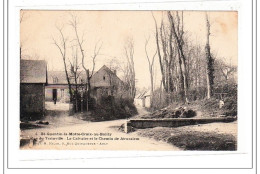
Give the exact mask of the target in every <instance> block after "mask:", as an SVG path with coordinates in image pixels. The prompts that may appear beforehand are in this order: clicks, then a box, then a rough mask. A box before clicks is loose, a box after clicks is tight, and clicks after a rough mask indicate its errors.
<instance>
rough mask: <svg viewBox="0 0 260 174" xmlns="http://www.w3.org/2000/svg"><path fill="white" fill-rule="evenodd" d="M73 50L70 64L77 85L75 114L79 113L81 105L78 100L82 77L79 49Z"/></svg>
mask: <svg viewBox="0 0 260 174" xmlns="http://www.w3.org/2000/svg"><path fill="white" fill-rule="evenodd" d="M71 49H72V56H71V57H72V60H70V59H69V63H70V72H71V74H72V76H73V79H74V83H75V92H74V96H73V98H74V101H75V112H78V111H79V104H78V100H79V97H78V95H79V92H78V79H79V76H80V73H81V72H78V70H79V63H78V49H77V47H76V49H74V47H72V48H71Z"/></svg>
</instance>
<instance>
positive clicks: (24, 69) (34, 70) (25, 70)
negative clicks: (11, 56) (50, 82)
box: [20, 60, 47, 83]
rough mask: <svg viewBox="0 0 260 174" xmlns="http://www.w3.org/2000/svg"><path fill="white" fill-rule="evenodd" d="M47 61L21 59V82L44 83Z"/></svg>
mask: <svg viewBox="0 0 260 174" xmlns="http://www.w3.org/2000/svg"><path fill="white" fill-rule="evenodd" d="M46 73H47V63H46V61H45V60H21V61H20V82H21V83H46V80H47V75H46Z"/></svg>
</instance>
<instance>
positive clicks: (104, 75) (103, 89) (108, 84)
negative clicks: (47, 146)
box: [45, 65, 123, 102]
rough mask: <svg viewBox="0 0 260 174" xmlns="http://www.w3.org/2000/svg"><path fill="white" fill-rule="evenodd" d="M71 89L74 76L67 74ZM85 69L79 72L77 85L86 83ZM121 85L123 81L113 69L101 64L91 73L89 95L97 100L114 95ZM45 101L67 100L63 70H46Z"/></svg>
mask: <svg viewBox="0 0 260 174" xmlns="http://www.w3.org/2000/svg"><path fill="white" fill-rule="evenodd" d="M69 78H70V83H71V85H72V89H75V86H76V83H75V80H74V78H73V77H72V76H71V75H69ZM86 80H87V78H86V73H85V71H82V72H79V77H78V79H77V85H78V87H79V86H82V85H85V83H86ZM122 86H123V82H122V81H121V80H120V78H118V76H117V75H116V72H115V71H111V70H110V69H109V68H108V67H107V66H105V65H104V66H102V67H101V68H100V69H99V70H98V71H97V72H95V73H94V74H93V76H92V77H91V79H90V88H91V93H90V95H91V97H92V98H94V99H95V101H96V102H99V101H100V99H101V97H102V96H103V97H106V96H109V95H110V96H114V95H115V94H118V92H119V91H120V90H121V88H122ZM45 91H46V92H45V97H46V101H53V99H54V98H56V99H57V101H58V102H69V98H70V96H69V86H68V81H67V78H66V74H65V72H64V71H48V84H47V86H46V90H45Z"/></svg>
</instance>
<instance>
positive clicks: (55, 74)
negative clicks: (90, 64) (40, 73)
mask: <svg viewBox="0 0 260 174" xmlns="http://www.w3.org/2000/svg"><path fill="white" fill-rule="evenodd" d="M68 73H69V72H68ZM78 76H79V77H78V80H77V83H78V84H80V83H81V79H82V80H83V83H85V82H86V73H85V71H79V72H78ZM69 78H70V83H71V84H75V80H74V77H73V76H72V75H71V73H69ZM48 84H61V85H67V84H68V81H67V77H66V73H65V71H48Z"/></svg>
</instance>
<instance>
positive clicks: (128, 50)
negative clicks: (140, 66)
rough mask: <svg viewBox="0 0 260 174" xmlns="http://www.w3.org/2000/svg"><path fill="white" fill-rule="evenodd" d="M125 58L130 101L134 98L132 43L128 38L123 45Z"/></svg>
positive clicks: (131, 39)
mask: <svg viewBox="0 0 260 174" xmlns="http://www.w3.org/2000/svg"><path fill="white" fill-rule="evenodd" d="M124 52H125V57H126V60H127V66H126V82H127V85H128V87H129V94H130V97H131V98H132V99H134V97H135V93H136V88H135V67H134V41H133V38H128V39H127V40H126V42H125V45H124Z"/></svg>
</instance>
